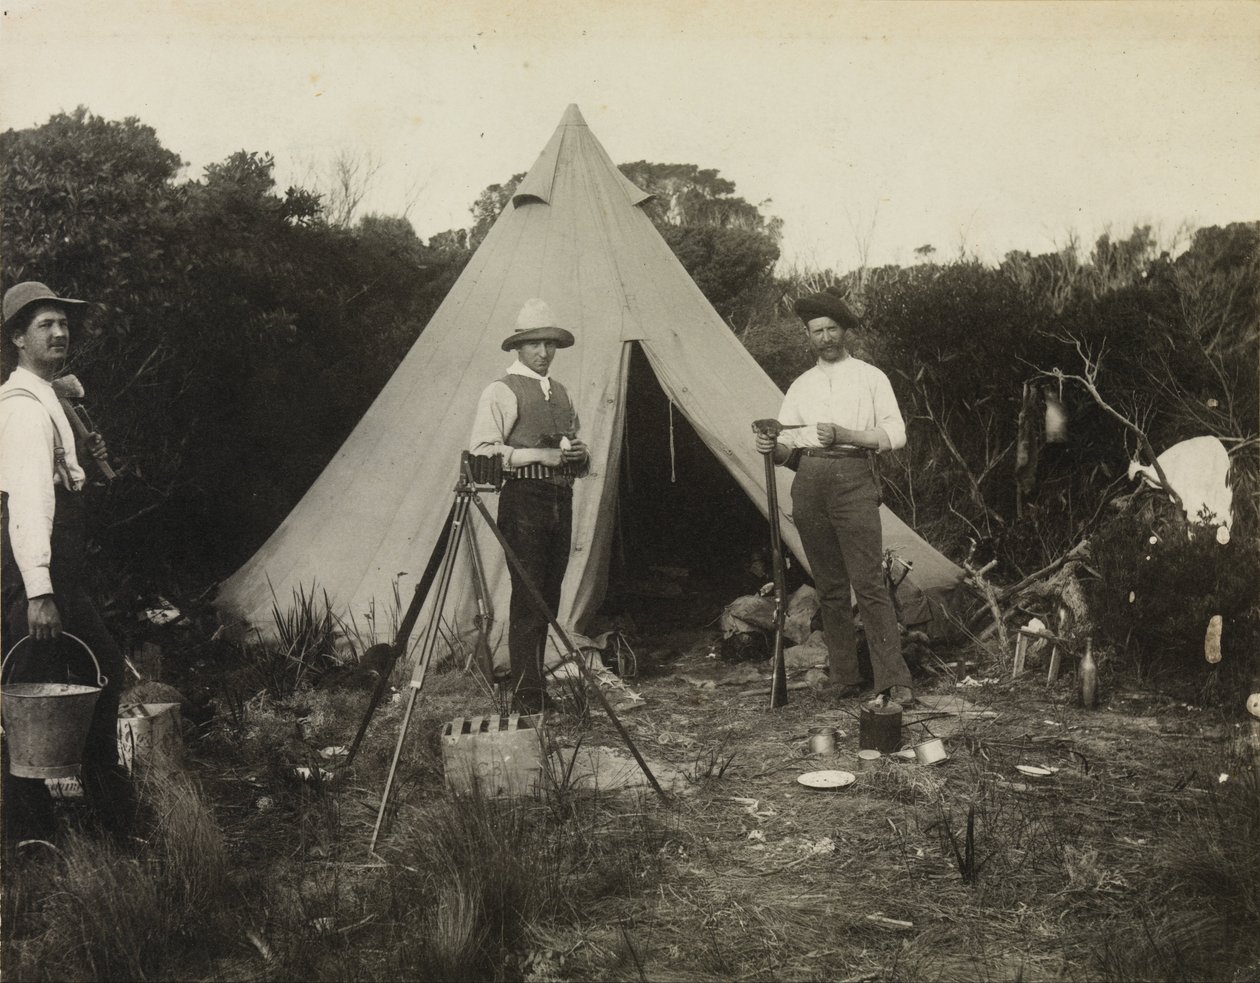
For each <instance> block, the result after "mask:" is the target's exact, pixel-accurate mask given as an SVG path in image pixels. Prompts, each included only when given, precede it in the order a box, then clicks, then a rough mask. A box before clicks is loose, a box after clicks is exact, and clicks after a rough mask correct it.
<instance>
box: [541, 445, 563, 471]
mask: <svg viewBox="0 0 1260 983" xmlns="http://www.w3.org/2000/svg"><path fill="white" fill-rule="evenodd" d="M538 463H539V464H545V465H546V466H547V467H549V468H558V467H560V465H561V464H563V463H564V451H562V450H561V449H560V448H559V447H540V448H538Z"/></svg>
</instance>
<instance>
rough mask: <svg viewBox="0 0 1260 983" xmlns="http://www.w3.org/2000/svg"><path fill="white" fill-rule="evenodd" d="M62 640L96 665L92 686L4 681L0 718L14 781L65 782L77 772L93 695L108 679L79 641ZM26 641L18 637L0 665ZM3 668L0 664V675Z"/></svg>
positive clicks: (72, 637)
mask: <svg viewBox="0 0 1260 983" xmlns="http://www.w3.org/2000/svg"><path fill="white" fill-rule="evenodd" d="M61 634H62V636H63V637H65V638H69V639H70V640H71V641H74V642H78V644H79V645H81V646H82V647H83V650H84V651H85V652H87V654H88V655H89V656H91V658H92V664H93V665H94V666H96V682H97V684H98V685H96V686H81V685H78V684H76V683H4V684H3V686H2V687H0V704H2V706H3V714H4V736H5V741H6V742H7V743H8V750H9V772H10V773H11V774H13V775H16V776H17V777H18V778H70V777H72V776H74V775H77V774H78V773H79V765H80V764H81V763H82V760H83V747H84V745H85V744H86V743H87V735H88V730H89V728H90V727H91V725H92V712H93V710H95V709H96V700H97V697H99V696H100V695H101V690H103V689H104V688H105V684H106V683H107V682H108V680H107V679H106V678H105V676H104V674H103V673H102V672H101V664H100V663H99V662H97V661H96V655H95V654H94V653H93V652H92V650H91V649H90V648H88V647H87V645H86V644H85V643H84V641H83V639H81V638H78V637H77V636H75V635H71V634H70V633H69V632H67V631H63V632H62V633H61ZM29 640H30V635H27V636H26V637H25V638H21V639H18V641H17V643H16V644H15V645H14V646H13V648H11V649H9V651H8V654H6V655H5V657H4V661H5V662H8V660H9V657H10V656H11V655H13V653H14V652H16V651H17V649H18V646H19V645H21V644H22V643H23V642H27V641H29ZM2 672H3V665H2V664H0V673H2Z"/></svg>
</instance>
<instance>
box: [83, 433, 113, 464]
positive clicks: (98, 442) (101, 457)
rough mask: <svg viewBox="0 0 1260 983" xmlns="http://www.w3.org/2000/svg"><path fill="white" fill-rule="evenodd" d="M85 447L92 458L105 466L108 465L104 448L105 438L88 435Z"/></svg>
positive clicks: (106, 451)
mask: <svg viewBox="0 0 1260 983" xmlns="http://www.w3.org/2000/svg"><path fill="white" fill-rule="evenodd" d="M85 445H86V447H87V449H88V452H89V453H91V455H92V456H93V457H94V458H96V459H97V460H98V461H104V462H105V463H106V464H108V463H109V451H108V450H107V449H106V447H105V438H104V437H102V436H101V435H100V434H99V433H90V434H88V436H87V440H86V441H85Z"/></svg>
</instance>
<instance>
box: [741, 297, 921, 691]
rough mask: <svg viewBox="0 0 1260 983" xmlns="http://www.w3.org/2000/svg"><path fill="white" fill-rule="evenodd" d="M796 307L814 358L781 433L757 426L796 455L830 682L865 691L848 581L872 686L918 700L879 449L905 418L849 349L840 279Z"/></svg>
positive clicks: (796, 386) (761, 438) (893, 446)
mask: <svg viewBox="0 0 1260 983" xmlns="http://www.w3.org/2000/svg"><path fill="white" fill-rule="evenodd" d="M796 314H797V316H798V317H799V318H800V319H801V320H802V321H803V322H804V323H805V335H806V340H807V342H808V344H809V347H810V349H811V350H812V351H813V353H814V354H815V355H816V356H817V359H818V360H817V362H816V363H815V365H814V367H813V368H811V369H807V370H806V371H805V372H804V373H802V374H801V376H800V377H799V378H798V379H797V380H796V381H795V382H793V383H792V385H791V386H790V387H789V388H788V391H787V395H786V396H784V398H783V407H782V409H781V410H780V411H779V422H780V423H782V424H784V425H785V426H792V425H800V424H805V426H803V427H800V429H795V430H784V431H783V432H781V433H780V434H779V435H778V436H777V438H776V437H774V436H770V435H768V434H763V433H760V432H759V433H758V435H757V450H758V451H760V452H761V453H763V454H766V453H773V454H774V460H775V463H776V464H784V463H786V462H787V461H788V459H789V457H790V456H792V455H793V454H796V453H797V452H799V454H798V455H797V456H798V458H799V465H798V470H797V474H796V480H795V481H794V482H793V484H792V509H793V516H794V519H795V522H796V528H797V529H798V530H799V531H800V534H801V543H802V545H804V547H805V556H806V557H807V558H808V559H809V565H810V569H811V571H812V572H813V575H814V583H815V585H816V586H817V588H818V599H819V602H820V604H821V606H822V616H823V634H824V635H825V637H826V640H827V656H828V669H829V675H830V679H829V682H828V686H829V688H831V689H833V690H834V691H835V692H837V694H838V695H840V696H856V695H857V694H858V693H859V692H860V690H861V683H862V680H861V674H860V672H859V669H858V660H857V639H856V636H855V633H854V626H853V609H852V604H851V600H850V588H852V592H853V596H855V597H856V598H857V604H858V611H859V612H860V613H861V615H862V626H863V628H864V630H865V632H866V641H867V645H868V647H869V648H870V653H871V668H872V670H873V671H874V675H875V681H874V686H875V691H876V693H877V694H880V695H884V696H886V697H887V698H888V699H891V700H893V701H894V702H897V703H901V704H903V705H905V704H909V703H912V702H913V701H914V694H913V691H912V690H911V678H910V670H909V669H908V668H907V666H906V663H905V660H904V659H903V658H902V655H901V636H900V634H899V633H898V629H897V617H896V614H895V612H894V609H893V605H892V598H891V597H890V596H889V593H888V586H887V583H886V581H885V580H884V575H883V569H882V567H881V564H882V561H883V535H882V529H881V528H880V520H879V502H880V495H879V478H878V471H877V466H876V464H875V456H876V455H877V454H880V453H884V452H886V451H890V450H897V449H898V448H901V447H904V446H905V444H906V426H905V423H904V422H903V421H902V419H901V410H900V409H898V407H897V397H896V396H895V395H894V394H893V391H892V386H891V385H890V384H889V382H888V376H886V375H885V374H884V373H883V372H881V371H880V370H879V369H877V368H876V367H875V366H873V365H871V364H869V363H867V362H864V361H862V360H861V359H859V358H855V357H854V356H853V355H852V354H850V352H849V348H850V347H851V344H852V336H853V335H854V333H855V332H857V331H858V330H859V322H858V318H857V315H855V314H854V313H853V311H852V309H850V307H849V305H848V304H847V303H846V302H845V300H844V297H843V294H842V293H841V292H840V290H839V289H838V288H836V287H830V288H828V289H827V290H824V291H822V292H821V293H816V294H811V295H809V296H807V297H802V298H801V299H800V300H798V301H797V302H796Z"/></svg>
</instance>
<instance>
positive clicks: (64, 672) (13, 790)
mask: <svg viewBox="0 0 1260 983" xmlns="http://www.w3.org/2000/svg"><path fill="white" fill-rule="evenodd" d="M84 304H85V302H84V301H81V300H72V299H71V298H69V297H58V296H57V295H56V294H55V293H53V291H51V290H50V289H48V287H46V286H44V285H43V284H42V283H35V282H33V281H27V282H24V283H19V284H17V285H16V286H13V287H11V288H10V289H9V290H8V291H6V292H5V295H4V302H3V315H4V326H3V330H4V348H5V356H6V359H5V361H6V362H10V364H12V362H11V361H10V360H14V361H16V366H15V367H14V369H13V371H12V373H11V374H10V375H9V378H8V380H7V381H6V382H5V383H4V385H3V386H0V527H2V528H0V563H2V565H3V569H2V571H0V585H2V587H3V612H4V628H3V644H4V650H5V652H9V650H10V649H12V648H13V647H14V645H16V644H17V642H18V641H19V640H20V639H22V638H23V637H24V636H26V635H28V634H29V636H30V639H29V640H28V641H25V642H23V644H21V645H20V646H18V648H17V650H16V651H15V652H14V653H13V655H12V656H11V658H10V660H9V665H7V666H6V667H5V677H4V682H5V683H36V682H63V683H64V682H73V683H83V684H87V685H92V686H95V685H97V676H96V672H95V667H93V666H92V660H91V659H90V658H88V656H87V654H86V653H85V652H83V651H82V650H77V651H76V649H77V646H75V645H73V644H71V643H70V642H68V641H66V640H64V639H61V638H60V636H61V635H62V634H63V633H65V634H70V635H73V636H75V637H77V638H79V639H81V640H82V641H83V643H84V644H85V645H87V647H88V648H89V649H91V651H92V653H93V654H94V655H95V657H96V660H97V662H99V664H100V669H101V672H102V673H103V674H104V675H105V676H106V677H107V679H108V682H107V684H106V686H105V688H104V690H103V692H102V693H101V695H100V696H99V697H98V698H97V701H96V705H95V708H94V710H93V715H92V721H91V726H90V729H89V731H88V737H87V744H86V747H85V749H84V752H83V768H82V776H83V788H84V792H85V795H86V797H87V800H88V804H89V806H90V807H91V808H92V811H93V813H94V814H95V817H96V818H97V820H98V821H99V822H100V823H101V825H102V826H104V827H105V828H106V829H107V830H109V831H110V832H114V833H122V832H125V831H126V828H127V825H128V823H129V821H130V810H131V807H132V797H131V789H130V784H129V783H128V781H127V780H126V776H125V773H124V772H123V771H122V769H121V767H120V765H119V763H118V738H117V718H118V698H119V694H120V692H121V687H122V679H123V657H122V653H121V652H120V651H119V649H118V645H117V644H116V643H115V641H114V639H113V637H112V636H111V635H110V634H109V632H108V631H107V630H106V629H105V626H104V624H103V623H102V622H101V618H100V615H99V614H98V613H97V611H96V607H95V606H94V605H93V603H92V600H91V598H90V597H89V596H88V592H87V576H86V571H85V569H84V565H85V561H86V552H87V550H86V538H85V535H84V521H83V520H84V516H83V485H84V482H85V477H86V476H85V474H84V472H83V468H82V467H81V466H80V464H79V449H78V448H76V446H75V440H74V431H73V430H72V429H71V426H70V422H69V420H68V419H67V417H66V413H65V410H64V409H63V408H62V405H61V403H60V401H59V400H58V398H57V394H56V392H55V391H54V389H53V386H52V381H53V378H54V377H55V376H56V374H57V373H58V372H59V371H60V370H61V367H62V365H63V364H64V363H65V360H66V355H67V354H68V353H69V350H70V314H71V313H72V312H75V311H77V310H79V309H81V308H82V307H83V306H84ZM84 449H85V450H87V451H88V452H89V453H91V454H92V456H94V457H96V458H97V459H98V460H101V461H103V460H104V459H105V453H106V452H105V446H104V442H103V441H101V440H100V439H99V438H96V439H95V440H93V441H92V442H91V446H88V447H86V448H84ZM5 757H6V761H5V769H4V770H5V774H4V790H3V791H4V803H3V807H4V834H5V840H6V841H7V842H17V841H20V840H23V839H48V838H49V837H50V836H51V835H52V833H53V826H54V823H53V809H52V800H51V797H50V796H49V792H48V789H47V788H46V787H45V784H44V782H43V780H42V779H38V778H31V777H18V776H16V775H12V774H10V773H9V765H10V763H9V761H8V748H7V747H6V755H5Z"/></svg>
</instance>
